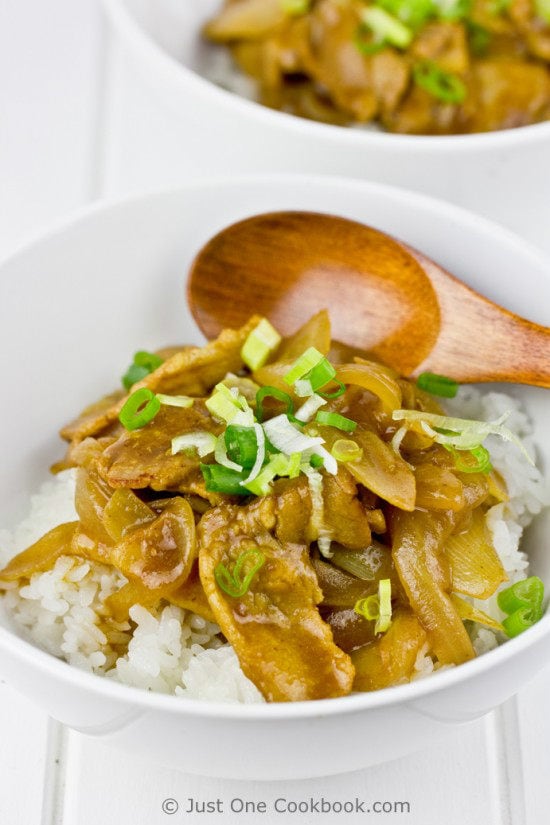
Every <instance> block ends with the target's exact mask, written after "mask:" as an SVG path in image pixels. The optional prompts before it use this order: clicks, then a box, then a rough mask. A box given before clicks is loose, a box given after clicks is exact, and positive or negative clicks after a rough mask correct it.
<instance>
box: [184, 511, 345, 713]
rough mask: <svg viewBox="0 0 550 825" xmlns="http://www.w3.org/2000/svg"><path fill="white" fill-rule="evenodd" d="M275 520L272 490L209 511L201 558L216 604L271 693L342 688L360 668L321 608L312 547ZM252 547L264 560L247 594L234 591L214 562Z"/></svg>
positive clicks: (289, 696)
mask: <svg viewBox="0 0 550 825" xmlns="http://www.w3.org/2000/svg"><path fill="white" fill-rule="evenodd" d="M275 521H276V517H275V514H274V502H273V499H270V498H266V499H259V500H258V501H256V502H254V503H253V504H250V505H247V506H244V507H238V506H236V505H223V506H220V507H217V508H215V509H213V510H211V511H210V512H209V513H207V514H206V515H205V516H204V517H203V519H202V520H201V522H200V525H199V531H198V535H199V566H200V576H201V581H202V584H203V587H204V590H205V593H206V596H207V598H208V601H209V604H210V607H211V608H212V612H213V613H214V615H215V617H216V621H217V622H218V624H219V625H220V627H221V630H222V632H223V633H224V635H225V636H226V638H227V639H228V641H229V642H230V643H231V644H232V645H233V647H234V649H235V651H236V653H237V656H238V657H239V661H240V663H241V666H242V668H243V671H244V673H245V674H246V675H247V676H248V678H249V679H251V680H252V681H253V682H254V684H255V685H256V686H257V687H258V688H259V690H260V691H261V692H262V694H263V695H264V697H265V698H266V699H267V700H268V701H270V702H276V701H279V702H289V701H304V700H308V699H325V698H330V697H335V696H343V695H345V694H347V693H349V692H350V690H351V686H352V683H353V677H354V669H353V666H352V664H351V660H350V659H349V657H348V656H347V655H346V654H345V653H343V651H341V650H340V649H339V648H338V647H337V646H336V645H335V644H334V641H333V638H332V632H331V630H330V628H329V626H328V625H327V624H326V623H325V622H324V621H323V620H322V619H321V616H320V615H319V611H318V610H317V605H318V604H319V602H320V601H321V598H322V593H321V591H320V589H319V586H318V584H317V579H316V576H315V572H314V570H313V568H312V566H311V563H310V560H309V552H308V547H307V545H304V544H294V543H286V544H283V543H281V542H279V541H277V540H276V539H275V538H273V536H272V535H271V532H270V530H272V529H273V528H274V526H275ZM250 549H256V550H257V551H259V552H260V553H261V554H263V557H264V558H265V562H264V564H263V566H262V567H261V569H260V570H259V571H258V572H257V573H256V575H255V576H254V577H253V579H252V581H251V583H250V586H249V589H248V591H247V592H246V593H245V594H244V595H243V596H240V597H232V596H229V595H228V594H227V593H225V592H224V591H223V590H222V589H221V588H220V587H219V585H218V584H217V582H216V578H215V570H216V567H217V566H218V565H219V564H224V565H225V566H226V567H227V568H228V569H229V570H233V569H234V566H235V563H236V561H237V559H238V558H239V556H240V555H241V553H243V552H245V551H247V550H250Z"/></svg>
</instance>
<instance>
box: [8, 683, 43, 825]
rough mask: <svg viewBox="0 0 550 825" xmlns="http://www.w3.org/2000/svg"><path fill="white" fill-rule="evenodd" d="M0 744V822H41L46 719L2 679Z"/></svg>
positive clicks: (28, 824)
mask: <svg viewBox="0 0 550 825" xmlns="http://www.w3.org/2000/svg"><path fill="white" fill-rule="evenodd" d="M0 743H1V744H0V823H2V825H19V824H20V825H42V791H43V786H44V780H45V777H46V775H47V772H48V718H47V716H46V715H45V714H44V713H43V712H42V711H41V710H39V709H38V708H36V707H35V706H34V705H32V704H31V703H30V702H29V701H28V700H27V699H26V698H25V697H23V696H21V695H20V694H18V693H15V691H13V690H12V689H11V688H10V687H9V686H8V685H6V684H5V683H4V682H1V683H0ZM48 825H49V823H48Z"/></svg>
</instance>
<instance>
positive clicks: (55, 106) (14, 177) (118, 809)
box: [0, 0, 550, 825]
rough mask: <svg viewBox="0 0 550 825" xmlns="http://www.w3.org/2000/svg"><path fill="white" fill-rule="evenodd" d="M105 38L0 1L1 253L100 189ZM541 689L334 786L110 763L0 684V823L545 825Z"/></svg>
mask: <svg viewBox="0 0 550 825" xmlns="http://www.w3.org/2000/svg"><path fill="white" fill-rule="evenodd" d="M182 2H185V0H182ZM103 39H104V31H103V29H102V27H101V25H100V22H99V12H98V10H97V8H96V3H95V2H94V0H49V2H44V0H1V2H0V254H3V253H5V252H8V251H9V250H10V248H12V247H14V246H15V245H16V244H17V243H18V242H19V240H20V239H21V238H22V237H24V236H25V235H28V234H29V233H31V232H35V231H36V230H37V229H38V228H39V227H40V226H41V225H43V224H45V223H48V222H51V221H52V220H54V219H56V218H58V217H59V216H61V215H63V214H65V213H67V212H69V211H70V210H72V209H73V208H75V207H77V206H80V205H82V204H85V203H86V202H88V201H89V200H91V199H92V198H94V197H97V196H98V195H101V193H102V191H109V193H110V194H111V193H112V186H110V184H109V180H108V175H106V173H105V169H103V168H102V163H101V160H102V145H103V141H104V139H105V135H102V134H101V131H102V130H101V122H102V121H101V118H100V113H101V108H102V101H103V99H104V96H105V93H106V90H108V89H109V83H111V82H114V81H113V80H112V78H110V77H109V72H108V71H106V70H105V60H104V51H105V49H104V42H103ZM111 91H112V90H111ZM117 99H118V100H119V104H120V101H121V96H120V94H119V95H118V97H117ZM122 105H123V98H122ZM136 139H139V136H136ZM548 217H549V219H550V205H549V214H548ZM542 242H543V239H541V243H542ZM546 243H547V245H548V244H550V242H549V241H548V240H546ZM548 251H549V252H550V245H549V246H548ZM549 693H550V669H547V670H546V672H545V673H543V674H542V675H541V676H540V677H539V678H538V679H537V680H536V681H534V682H533V683H531V684H530V685H529V686H528V687H526V688H525V689H524V690H523V691H522V693H521V694H520V695H519V696H518V697H517V698H515V699H513V700H512V701H510V702H508V704H507V705H505V706H504V707H503V708H501V709H499V710H498V711H497V712H496V713H494V714H492V715H491V716H489V717H487V718H486V719H484V720H482V721H480V722H477V723H474V724H472V725H469V726H467V727H463V728H460V729H457V730H456V731H455V732H454V733H452V734H451V735H450V737H449V738H448V739H447V740H446V741H445V742H442V743H439V744H436V745H434V746H432V747H431V748H429V749H428V750H425V751H423V752H421V753H418V754H416V755H414V756H411V757H409V758H406V759H401V760H399V761H397V762H393V763H391V764H388V765H382V766H380V767H376V768H372V769H369V770H366V771H361V772H358V773H354V774H349V775H345V776H340V777H335V778H329V779H320V780H311V781H306V782H297V783H289V782H286V783H279V782H273V783H267V784H261V783H251V782H248V783H237V782H227V781H216V780H209V779H197V778H193V777H188V776H186V775H184V774H180V773H178V772H176V771H171V770H166V769H163V768H161V767H158V766H156V765H150V764H147V763H145V762H143V761H138V760H137V759H134V758H132V757H129V756H128V755H121V754H120V753H119V752H117V751H114V750H112V749H110V748H108V747H106V746H105V745H103V744H102V743H100V742H97V741H92V740H89V739H86V738H84V737H82V736H80V735H78V734H75V733H73V732H70V731H67V730H65V729H63V728H62V727H61V726H60V725H59V724H57V723H56V722H53V721H52V720H49V719H48V718H47V717H46V716H45V715H44V714H43V713H42V712H41V711H40V710H38V709H37V708H35V707H34V706H32V705H30V704H29V703H28V701H27V700H26V699H24V698H22V697H21V696H19V695H17V694H16V693H15V692H13V691H12V690H11V688H10V687H9V686H8V685H5V684H2V683H0V825H106V824H107V823H108V825H130V824H131V825H160V823H165V824H166V825H170V823H175V822H181V821H186V822H203V823H206V824H207V825H213V823H218V822H219V823H227V825H232V823H236V822H250V823H253V825H256V822H262V823H265V825H272V823H275V822H277V823H278V822H287V821H288V822H295V821H298V817H297V816H290V815H288V816H284V815H282V814H273V813H271V814H270V813H268V814H264V815H262V816H259V815H258V816H250V815H249V816H244V815H238V814H235V813H231V812H226V813H224V814H202V815H199V814H189V815H185V813H184V811H185V807H186V805H187V799H188V797H190V796H194V797H196V798H199V799H216V798H218V797H219V798H220V799H222V800H223V801H224V802H225V807H226V809H227V808H228V806H229V803H230V800H231V799H232V798H239V797H240V798H244V799H250V800H260V799H265V800H266V801H267V802H268V803H270V802H273V801H274V800H275V799H276V798H277V797H286V798H288V799H297V800H300V799H308V798H309V796H312V795H313V796H316V795H319V796H320V795H323V794H324V796H325V797H330V798H334V799H337V798H340V799H343V798H352V799H353V798H354V797H355V796H359V797H363V798H365V799H368V800H370V801H371V802H375V801H380V802H400V801H407V802H408V803H409V805H410V812H409V813H402V814H399V813H391V814H386V815H382V814H380V815H379V816H377V815H375V814H370V815H363V816H359V815H356V814H347V815H346V814H343V815H341V816H338V817H334V816H332V817H330V816H329V815H323V814H312V815H311V816H310V817H309V818H308V816H307V815H306V816H304V815H301V816H300V817H299V821H300V822H301V823H304V825H309V823H328V822H333V821H335V820H337V821H338V822H341V823H352V822H353V823H356V822H359V821H368V820H372V821H376V820H379V821H382V822H387V823H388V825H389V823H393V822H401V823H403V825H404V823H410V825H439V823H442V822H444V823H446V825H546V823H550V790H549V785H550V748H549V743H550V714H549V712H548V695H549ZM165 799H175V800H177V801H178V802H179V804H180V810H179V812H178V813H177V814H174V815H169V814H166V813H164V812H163V810H162V803H163V800H165Z"/></svg>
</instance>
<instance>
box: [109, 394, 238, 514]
mask: <svg viewBox="0 0 550 825" xmlns="http://www.w3.org/2000/svg"><path fill="white" fill-rule="evenodd" d="M222 429H223V427H222V425H220V424H218V423H216V422H215V421H214V420H213V418H212V417H211V416H210V413H209V412H208V410H207V409H206V407H205V405H204V401H202V400H201V399H197V400H195V401H194V403H193V406H192V407H189V408H187V409H182V408H181V407H166V406H162V407H161V408H160V410H159V412H158V414H157V415H156V417H155V418H154V420H153V421H151V423H150V424H147V426H145V427H142V428H141V429H140V430H133V431H131V432H128V431H126V430H124V431H123V432H122V434H121V435H120V437H119V438H118V439H117V440H116V441H115V442H114V443H113V444H110V445H109V446H108V447H107V448H106V449H105V450H104V451H103V452H102V453H101V454H100V456H99V457H98V459H97V465H96V466H97V471H98V473H99V474H100V476H101V477H102V478H104V479H105V481H107V483H108V484H109V485H110V486H111V487H115V488H116V487H131V488H132V489H135V490H138V489H143V488H144V487H151V489H153V490H171V491H177V492H181V493H196V494H198V495H202V496H204V497H205V498H209V494H207V493H206V490H205V487H204V481H203V478H202V474H201V471H200V468H199V461H200V460H199V458H198V457H197V456H196V455H186V454H185V453H177V454H176V455H172V451H171V444H172V438H174V437H175V436H178V435H183V434H185V433H191V432H195V431H197V430H206V431H208V432H212V433H214V434H215V435H219V434H220V432H221V431H222Z"/></svg>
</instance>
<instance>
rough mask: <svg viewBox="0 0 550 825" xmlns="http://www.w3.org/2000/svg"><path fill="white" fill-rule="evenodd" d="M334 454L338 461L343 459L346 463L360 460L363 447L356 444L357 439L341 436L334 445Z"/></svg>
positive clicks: (332, 451)
mask: <svg viewBox="0 0 550 825" xmlns="http://www.w3.org/2000/svg"><path fill="white" fill-rule="evenodd" d="M331 453H332V455H333V456H334V458H335V459H336V461H341V462H343V463H344V464H345V463H347V462H350V461H359V459H360V458H362V456H363V448H362V447H360V446H359V444H356V442H355V441H350V440H349V439H347V438H339V439H338V441H335V442H334V444H333V445H332V450H331Z"/></svg>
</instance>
